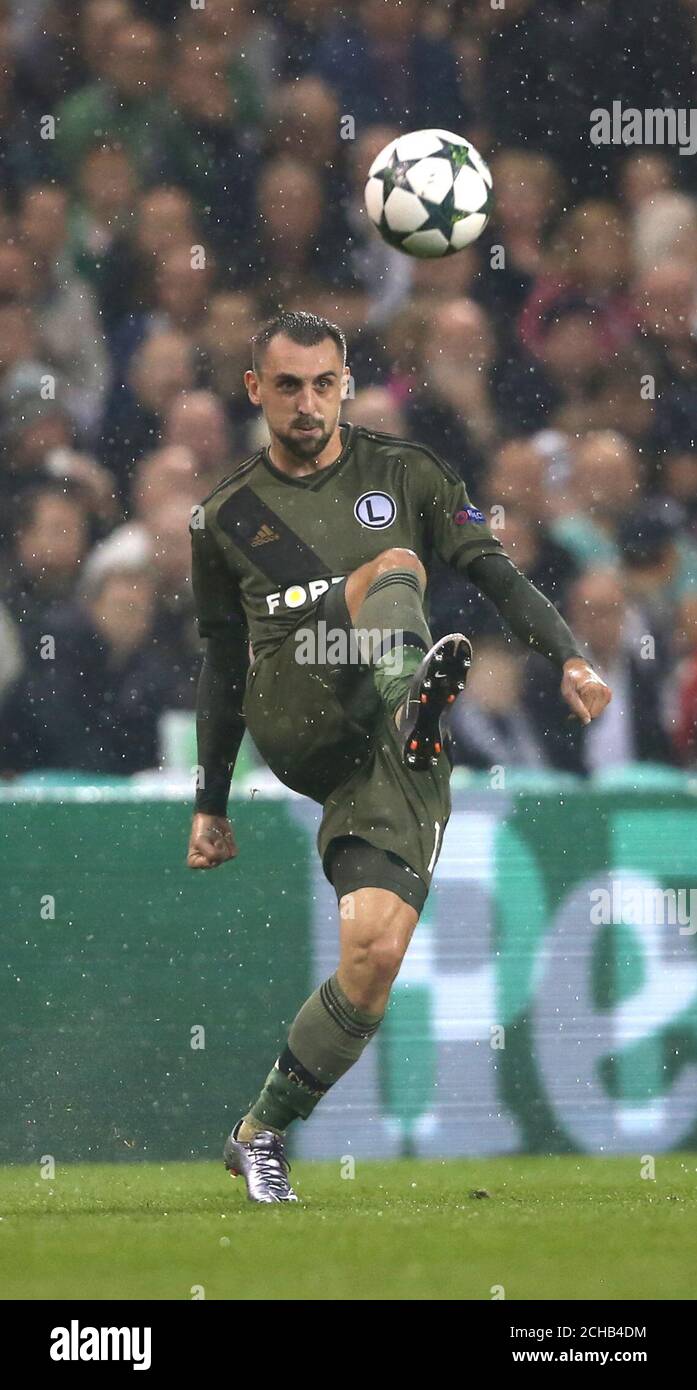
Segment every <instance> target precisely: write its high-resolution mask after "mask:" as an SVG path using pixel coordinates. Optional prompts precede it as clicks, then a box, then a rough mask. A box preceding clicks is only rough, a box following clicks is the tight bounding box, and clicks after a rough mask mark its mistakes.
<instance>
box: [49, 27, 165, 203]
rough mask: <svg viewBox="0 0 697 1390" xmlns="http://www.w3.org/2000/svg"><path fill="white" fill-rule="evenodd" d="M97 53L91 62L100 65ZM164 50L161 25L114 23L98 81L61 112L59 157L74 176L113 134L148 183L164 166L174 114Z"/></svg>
mask: <svg viewBox="0 0 697 1390" xmlns="http://www.w3.org/2000/svg"><path fill="white" fill-rule="evenodd" d="M95 56H96V55H95V54H94V52H92V55H91V61H92V62H94V61H95ZM164 60H165V55H164V45H163V39H162V35H161V33H160V30H159V29H158V27H157V25H156V24H151V23H149V22H148V21H147V20H145V19H140V18H138V19H132V18H128V19H124V20H122V21H121V22H119V23H117V24H114V26H113V28H112V30H111V32H110V35H109V46H108V48H107V49H106V52H104V53H102V54H101V55H100V56H98V57H97V58H96V61H97V65H98V66H97V70H96V71H94V72H93V80H92V81H90V82H88V83H86V84H85V85H84V86H81V87H79V88H78V90H77V91H75V92H72V93H70V95H69V96H66V97H65V99H64V100H63V101H61V102H60V103H59V106H58V109H57V111H56V155H57V158H58V160H59V163H60V167H61V169H62V170H63V171H64V173H65V175H66V176H68V177H72V176H74V175H75V172H76V170H77V169H78V168H79V166H80V164H81V163H82V160H83V159H84V157H85V155H86V154H87V153H88V151H89V150H90V149H91V148H92V146H93V145H94V143H95V141H100V140H101V139H102V138H103V135H104V134H105V133H108V138H109V141H110V142H111V143H112V144H113V143H115V142H116V141H118V142H119V143H120V144H121V145H122V147H123V149H124V150H126V152H127V153H128V155H129V157H130V159H131V160H132V162H133V164H134V166H135V168H136V170H137V172H138V174H139V175H140V176H141V177H142V178H154V177H157V175H158V174H159V171H160V169H161V167H162V160H163V157H164V147H165V132H166V128H167V125H168V122H169V120H170V119H171V115H170V111H169V108H168V105H167V101H166V99H165V98H164V97H163V96H162V95H161V91H160V89H161V86H162V81H163V77H164V72H165V66H164Z"/></svg>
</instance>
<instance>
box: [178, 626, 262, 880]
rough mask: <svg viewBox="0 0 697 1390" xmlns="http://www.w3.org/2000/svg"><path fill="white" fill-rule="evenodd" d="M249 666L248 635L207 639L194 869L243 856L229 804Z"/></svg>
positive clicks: (191, 853)
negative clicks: (236, 839) (237, 841)
mask: <svg viewBox="0 0 697 1390" xmlns="http://www.w3.org/2000/svg"><path fill="white" fill-rule="evenodd" d="M248 665H249V655H248V644H247V637H246V634H243V633H241V632H238V633H236V634H235V635H228V634H225V635H222V636H215V637H209V638H208V641H207V643H206V653H205V656H204V658H203V664H202V666H201V674H200V676H199V682H198V690H197V696H196V738H197V745H198V765H199V776H198V787H197V790H196V804H195V808H194V818H193V823H192V826H191V835H190V838H189V850H188V854H187V859H186V862H187V864H188V866H189V868H190V869H215V868H217V867H218V865H219V864H224V863H225V862H226V861H227V860H228V859H234V858H235V856H236V855H237V852H238V851H237V845H236V844H235V837H234V833H233V829H232V826H231V824H230V821H229V820H228V816H227V802H228V796H229V794H230V782H231V780H232V772H233V768H234V765H235V759H236V758H237V754H238V752H239V748H240V744H241V742H242V737H243V735H244V727H245V726H244V718H243V715H242V702H243V699H244V687H245V679H246V674H247V669H248Z"/></svg>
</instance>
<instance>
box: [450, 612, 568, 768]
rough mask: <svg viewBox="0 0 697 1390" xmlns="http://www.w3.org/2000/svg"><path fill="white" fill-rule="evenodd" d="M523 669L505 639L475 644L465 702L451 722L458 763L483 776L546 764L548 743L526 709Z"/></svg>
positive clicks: (523, 662) (461, 704) (454, 757)
mask: <svg viewBox="0 0 697 1390" xmlns="http://www.w3.org/2000/svg"><path fill="white" fill-rule="evenodd" d="M524 667H525V658H524V655H522V654H521V653H519V652H514V651H513V650H512V648H511V647H510V646H509V645H508V644H507V643H506V642H505V641H504V640H503V639H502V638H498V639H497V638H492V637H489V638H486V639H484V640H480V641H479V642H478V643H477V648H476V652H475V656H474V661H473V662H472V670H471V672H470V676H469V679H468V682H467V700H466V701H465V700H461V701H460V702H459V705H458V708H457V710H456V711H454V712H453V716H452V720H451V732H452V735H453V745H452V758H453V763H454V764H456V765H457V764H460V763H464V764H466V766H467V767H471V768H475V769H479V770H480V771H485V772H489V771H491V770H492V769H494V768H501V767H503V768H512V767H527V768H537V767H544V766H545V765H546V764H547V757H546V754H545V748H544V740H543V739H542V737H541V736H540V731H539V729H538V728H537V727H536V725H535V723H534V722H533V720H532V719H531V717H530V714H529V712H528V709H527V705H526V700H525V693H524V679H523V678H524Z"/></svg>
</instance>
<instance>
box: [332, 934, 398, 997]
mask: <svg viewBox="0 0 697 1390" xmlns="http://www.w3.org/2000/svg"><path fill="white" fill-rule="evenodd" d="M403 959H404V943H403V942H402V941H399V940H395V939H394V938H391V937H376V938H373V939H372V940H369V941H365V942H363V941H360V940H358V941H353V942H352V943H351V944H350V946H349V947H348V949H347V951H346V952H345V955H344V960H343V962H342V963H343V964H344V966H345V968H346V969H347V970H348V971H349V973H350V972H352V971H356V972H357V973H358V974H360V976H361V978H362V979H369V980H370V982H371V984H372V985H383V986H389V985H391V984H392V981H393V980H395V979H396V978H397V975H398V974H399V969H400V966H401V964H402V961H403Z"/></svg>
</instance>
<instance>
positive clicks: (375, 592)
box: [355, 569, 433, 714]
mask: <svg viewBox="0 0 697 1390" xmlns="http://www.w3.org/2000/svg"><path fill="white" fill-rule="evenodd" d="M355 626H356V629H357V631H359V632H362V633H366V634H368V635H369V636H372V635H373V634H374V635H375V637H378V635H379V638H380V639H384V640H383V642H382V645H383V646H385V647H386V650H385V651H384V652H383V653H382V655H380V656H378V657H376V658H374V659H373V681H374V684H375V689H376V690H377V692H378V695H379V696H380V698H381V700H382V701H383V704H384V705H385V707H386V709H387V710H388V712H389V713H390V714H394V713H395V711H396V710H397V709H398V708H399V706H400V705H401V704H402V703H403V701H404V700H405V699H406V696H407V694H408V691H409V687H410V685H411V680H412V676H413V675H414V672H415V671H416V670H417V668H418V666H419V665H420V664H421V661H422V660H423V657H424V653H425V652H427V651H428V649H429V647H431V646H433V638H432V637H431V633H430V632H429V628H428V623H427V622H426V618H425V616H424V609H423V592H422V589H421V582H420V580H419V578H418V577H417V575H416V574H415V573H414V571H413V570H408V569H405V570H388V571H387V572H386V573H385V574H381V575H379V576H378V578H377V579H376V580H375V582H374V583H373V584H371V586H370V588H369V589H368V592H367V594H366V596H365V598H364V600H363V602H362V604H361V606H360V608H359V610H358V613H357V615H356V622H355Z"/></svg>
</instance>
